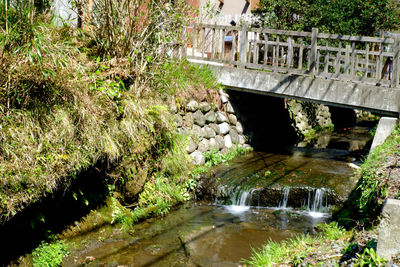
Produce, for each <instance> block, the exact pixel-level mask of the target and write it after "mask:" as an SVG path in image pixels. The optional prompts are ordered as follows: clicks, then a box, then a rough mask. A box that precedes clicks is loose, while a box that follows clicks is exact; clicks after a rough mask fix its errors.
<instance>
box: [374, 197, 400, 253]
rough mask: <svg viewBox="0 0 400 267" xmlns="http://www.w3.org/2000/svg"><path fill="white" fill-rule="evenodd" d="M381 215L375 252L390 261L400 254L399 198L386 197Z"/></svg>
mask: <svg viewBox="0 0 400 267" xmlns="http://www.w3.org/2000/svg"><path fill="white" fill-rule="evenodd" d="M381 216H382V219H381V222H380V223H379V227H378V247H377V249H376V253H377V254H378V255H379V256H381V257H383V258H385V259H387V260H389V261H390V260H391V258H392V257H393V256H397V255H399V254H400V200H396V199H387V200H386V201H385V203H384V205H383V210H382V213H381Z"/></svg>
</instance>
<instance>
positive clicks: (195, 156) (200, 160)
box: [190, 150, 206, 165]
mask: <svg viewBox="0 0 400 267" xmlns="http://www.w3.org/2000/svg"><path fill="white" fill-rule="evenodd" d="M190 157H191V158H192V162H193V164H194V165H203V164H204V163H205V162H206V158H205V157H204V156H203V154H202V153H201V152H200V151H198V150H196V151H195V152H193V153H192V154H190Z"/></svg>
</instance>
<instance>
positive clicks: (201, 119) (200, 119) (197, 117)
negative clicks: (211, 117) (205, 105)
mask: <svg viewBox="0 0 400 267" xmlns="http://www.w3.org/2000/svg"><path fill="white" fill-rule="evenodd" d="M193 120H194V123H195V124H197V125H199V126H200V127H203V126H204V125H205V124H206V117H205V116H204V114H203V113H202V112H201V111H200V110H198V111H196V112H195V113H193Z"/></svg>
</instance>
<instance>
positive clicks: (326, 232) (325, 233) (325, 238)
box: [244, 222, 349, 267]
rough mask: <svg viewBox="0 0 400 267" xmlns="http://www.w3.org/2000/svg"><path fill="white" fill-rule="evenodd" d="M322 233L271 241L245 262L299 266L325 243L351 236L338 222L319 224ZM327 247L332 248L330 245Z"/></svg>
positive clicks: (261, 264) (263, 264)
mask: <svg viewBox="0 0 400 267" xmlns="http://www.w3.org/2000/svg"><path fill="white" fill-rule="evenodd" d="M317 228H318V229H319V231H320V233H319V234H317V235H316V236H311V235H308V234H301V235H297V236H295V237H294V238H290V239H287V240H284V241H282V242H280V243H277V242H274V241H269V242H268V243H267V244H266V245H264V246H263V247H262V248H261V249H258V250H253V255H252V256H251V258H250V260H245V261H244V263H245V264H248V265H250V266H260V267H261V266H263V267H265V266H277V265H290V266H292V265H294V266H299V265H300V264H301V263H302V262H303V260H304V258H305V257H306V256H307V255H309V254H310V253H312V252H315V251H322V250H323V249H324V243H325V242H329V241H334V240H338V239H339V238H346V237H349V233H348V232H346V231H345V230H344V229H343V228H341V227H339V226H338V224H337V223H335V222H333V223H330V224H324V223H322V224H318V225H317ZM327 249H331V247H330V246H328V247H327Z"/></svg>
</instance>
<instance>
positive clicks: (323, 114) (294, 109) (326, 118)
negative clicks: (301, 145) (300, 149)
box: [286, 100, 332, 134]
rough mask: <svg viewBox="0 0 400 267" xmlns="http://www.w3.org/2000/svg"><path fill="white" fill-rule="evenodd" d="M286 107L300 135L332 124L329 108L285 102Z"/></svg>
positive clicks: (302, 102)
mask: <svg viewBox="0 0 400 267" xmlns="http://www.w3.org/2000/svg"><path fill="white" fill-rule="evenodd" d="M286 105H287V107H288V109H289V111H290V113H291V115H292V118H293V121H294V122H295V126H296V127H297V129H298V130H299V131H300V132H301V133H302V134H304V133H306V132H308V131H310V130H311V129H313V128H315V127H317V126H319V127H323V128H324V127H328V126H329V125H330V124H332V119H331V113H330V110H329V107H328V106H326V105H322V104H315V103H311V102H304V101H297V100H287V101H286Z"/></svg>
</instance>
